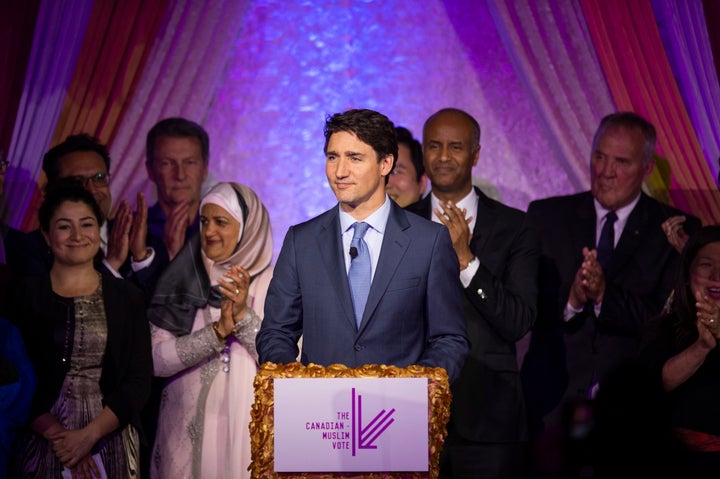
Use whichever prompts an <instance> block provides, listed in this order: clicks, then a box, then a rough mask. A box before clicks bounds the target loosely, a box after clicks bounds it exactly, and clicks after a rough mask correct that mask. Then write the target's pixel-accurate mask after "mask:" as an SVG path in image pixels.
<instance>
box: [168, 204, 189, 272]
mask: <svg viewBox="0 0 720 479" xmlns="http://www.w3.org/2000/svg"><path fill="white" fill-rule="evenodd" d="M189 212H190V203H182V204H179V205H176V206H175V207H173V209H172V210H171V211H170V214H169V215H168V219H167V221H166V222H165V231H164V236H163V242H164V243H165V248H166V249H167V252H168V257H169V258H170V261H172V259H173V258H174V257H175V256H176V255H177V254H178V253H179V252H180V249H181V248H182V247H183V245H184V244H185V234H186V232H187V229H188V227H189V226H190V225H191V224H192V218H190V217H189V216H188V215H189Z"/></svg>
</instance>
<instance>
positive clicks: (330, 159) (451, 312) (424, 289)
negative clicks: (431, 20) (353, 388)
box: [257, 110, 468, 381]
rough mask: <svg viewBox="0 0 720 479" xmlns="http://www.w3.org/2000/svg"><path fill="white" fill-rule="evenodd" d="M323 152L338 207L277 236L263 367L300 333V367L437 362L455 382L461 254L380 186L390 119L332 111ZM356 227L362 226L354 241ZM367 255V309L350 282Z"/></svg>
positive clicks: (392, 152) (389, 154)
mask: <svg viewBox="0 0 720 479" xmlns="http://www.w3.org/2000/svg"><path fill="white" fill-rule="evenodd" d="M324 151H325V156H326V162H325V173H326V175H327V179H328V182H329V184H330V187H331V188H332V190H333V192H334V193H335V196H336V198H337V200H338V205H337V206H335V207H333V208H331V209H330V210H328V211H326V212H325V213H323V214H321V215H320V216H317V217H316V218H313V219H311V220H309V221H307V222H305V223H302V224H299V225H295V226H292V227H291V228H290V229H289V230H288V232H287V234H286V236H285V241H284V243H283V246H282V249H281V251H280V255H279V257H278V260H277V263H276V265H275V271H274V274H273V279H272V281H271V283H270V286H269V289H268V293H267V298H266V301H265V317H264V320H263V323H262V326H261V328H260V331H259V332H258V335H257V349H258V354H259V356H260V362H261V363H263V362H266V361H272V362H275V363H290V362H294V361H295V360H296V357H297V355H298V347H297V342H298V339H299V338H300V336H301V335H302V338H303V344H302V352H301V361H302V363H303V364H308V363H315V364H319V365H323V366H328V365H330V364H333V363H340V364H344V365H346V366H349V367H358V366H362V365H364V364H387V365H394V366H399V367H405V366H408V365H411V364H418V365H422V366H431V367H442V368H444V369H445V370H446V371H447V373H448V376H449V378H450V380H451V381H452V380H453V379H455V378H456V377H457V375H458V374H459V372H460V368H461V366H462V364H463V361H464V359H465V355H466V353H467V351H468V341H467V338H466V336H465V317H464V314H463V309H462V296H461V291H460V288H459V285H458V281H459V280H458V277H459V270H458V262H457V257H456V256H455V252H454V251H453V247H452V243H451V241H450V235H449V233H448V230H447V228H445V227H443V226H442V225H437V224H434V223H432V222H430V221H427V220H425V219H423V218H420V217H418V216H416V215H413V214H410V213H408V212H406V211H405V210H403V209H402V208H400V207H399V206H397V205H396V204H395V203H394V202H392V201H391V200H390V199H389V198H388V196H387V195H386V193H385V183H386V181H387V176H388V175H389V174H390V172H391V171H392V169H393V166H394V163H395V161H396V159H397V151H398V144H397V136H396V134H395V128H394V125H393V124H392V122H391V121H390V120H389V119H388V118H387V117H386V116H385V115H382V114H380V113H378V112H375V111H372V110H348V111H346V112H344V113H337V114H335V115H332V116H329V117H328V118H327V120H326V123H325V148H324ZM361 223H366V224H367V225H369V227H368V229H367V232H366V233H365V236H364V237H363V239H361V240H359V241H360V242H358V243H356V240H355V239H353V235H354V231H355V229H356V228H360V227H361ZM362 226H364V225H362ZM363 240H364V243H362V241H363ZM356 245H361V246H356ZM363 256H365V257H366V258H367V260H368V263H369V271H368V278H367V280H368V282H369V293H367V299H366V303H365V304H364V306H363V304H362V303H363V301H359V302H358V301H355V300H354V299H353V292H356V291H357V287H353V286H351V283H352V282H351V281H350V280H349V278H348V274H350V275H352V274H353V269H354V264H355V262H356V261H358V260H361V259H363Z"/></svg>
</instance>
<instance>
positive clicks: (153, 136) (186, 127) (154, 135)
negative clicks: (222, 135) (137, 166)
mask: <svg viewBox="0 0 720 479" xmlns="http://www.w3.org/2000/svg"><path fill="white" fill-rule="evenodd" d="M161 137H169V138H196V139H197V140H198V141H199V142H200V151H201V152H202V158H203V163H204V164H205V165H207V164H208V161H209V160H210V138H209V137H208V134H207V132H206V131H205V129H204V128H203V127H202V126H200V125H198V124H197V123H195V122H194V121H190V120H187V119H185V118H179V117H176V118H165V119H164V120H160V121H159V122H157V123H156V124H155V126H153V127H152V128H150V131H149V132H148V134H147V141H146V143H145V154H146V157H145V158H146V160H145V161H146V162H147V164H148V165H152V163H153V161H154V160H155V146H156V144H157V140H158V138H161Z"/></svg>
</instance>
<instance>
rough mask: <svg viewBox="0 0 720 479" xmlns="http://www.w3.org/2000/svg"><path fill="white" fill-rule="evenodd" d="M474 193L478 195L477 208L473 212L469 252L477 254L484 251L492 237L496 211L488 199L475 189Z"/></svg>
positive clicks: (495, 223)
mask: <svg viewBox="0 0 720 479" xmlns="http://www.w3.org/2000/svg"><path fill="white" fill-rule="evenodd" d="M475 192H476V193H477V195H478V207H477V211H476V212H475V227H474V228H473V232H472V238H471V239H470V250H471V251H473V253H475V254H479V253H482V252H483V250H484V249H485V246H486V245H487V242H488V240H489V239H490V238H492V237H493V234H494V229H495V226H496V225H497V209H496V208H494V205H493V203H492V202H491V201H490V198H488V197H487V196H486V195H485V194H484V193H483V192H482V191H480V190H479V189H478V188H477V187H476V188H475Z"/></svg>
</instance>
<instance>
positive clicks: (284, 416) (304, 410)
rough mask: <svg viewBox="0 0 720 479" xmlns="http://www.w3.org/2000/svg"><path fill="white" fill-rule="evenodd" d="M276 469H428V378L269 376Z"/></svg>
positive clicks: (333, 470) (316, 470)
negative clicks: (271, 381)
mask: <svg viewBox="0 0 720 479" xmlns="http://www.w3.org/2000/svg"><path fill="white" fill-rule="evenodd" d="M274 386H275V388H274V389H275V391H274V400H275V412H274V415H275V417H274V427H275V439H274V446H275V457H274V460H275V464H274V467H275V471H276V472H292V471H296V472H297V471H304V472H320V471H324V472H362V471H427V470H428V469H427V467H428V425H427V420H428V399H427V379H426V378H280V379H275V384H274Z"/></svg>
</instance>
